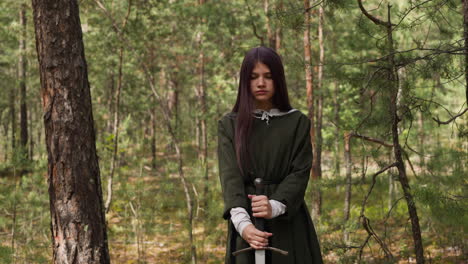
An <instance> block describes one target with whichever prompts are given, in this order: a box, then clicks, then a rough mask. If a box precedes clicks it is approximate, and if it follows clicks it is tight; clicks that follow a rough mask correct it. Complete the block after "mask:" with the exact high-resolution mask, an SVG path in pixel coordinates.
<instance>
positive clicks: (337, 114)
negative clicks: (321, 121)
mask: <svg viewBox="0 0 468 264" xmlns="http://www.w3.org/2000/svg"><path fill="white" fill-rule="evenodd" d="M333 84H334V86H335V95H334V97H333V104H334V105H335V107H334V122H335V139H336V140H335V155H334V159H335V174H336V177H340V157H339V153H340V141H339V140H338V138H339V137H340V103H339V101H338V95H339V88H338V84H337V82H336V81H335V82H333Z"/></svg>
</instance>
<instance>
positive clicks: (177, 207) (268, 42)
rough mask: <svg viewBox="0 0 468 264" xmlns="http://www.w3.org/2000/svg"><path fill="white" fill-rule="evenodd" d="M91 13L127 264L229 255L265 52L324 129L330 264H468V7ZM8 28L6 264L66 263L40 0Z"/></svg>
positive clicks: (318, 163)
mask: <svg viewBox="0 0 468 264" xmlns="http://www.w3.org/2000/svg"><path fill="white" fill-rule="evenodd" d="M79 8H80V10H79V11H80V12H79V14H80V19H81V27H82V31H83V41H84V46H85V56H86V60H87V64H88V78H89V82H90V88H91V97H92V110H93V117H94V126H95V129H96V146H97V153H98V157H99V168H100V175H101V179H102V195H103V200H104V204H105V206H106V222H107V233H108V244H109V252H110V255H111V260H112V262H114V263H190V262H191V263H193V258H194V257H196V260H197V262H198V263H221V262H222V261H223V258H224V253H225V252H224V250H225V244H226V228H227V224H226V222H225V221H224V220H223V219H222V216H221V212H222V207H223V202H222V198H221V188H220V184H219V178H218V170H217V166H218V164H217V151H216V149H217V120H219V119H220V118H221V116H222V115H223V114H225V113H227V112H229V111H230V110H231V108H232V106H233V104H234V102H235V99H236V94H237V85H238V77H239V76H238V72H239V69H240V65H241V62H242V59H243V56H244V54H245V52H246V51H247V50H248V49H250V48H252V47H255V46H259V45H265V46H269V47H272V48H274V49H275V50H277V52H278V53H279V54H280V55H281V56H282V58H283V63H284V65H285V70H286V79H287V83H288V88H289V95H290V99H291V101H292V105H293V107H294V108H297V109H299V110H301V111H302V112H303V113H305V114H308V115H309V117H310V118H311V119H312V120H313V123H314V127H313V133H312V134H313V146H314V158H315V159H314V168H313V172H312V175H311V179H310V181H309V185H308V191H307V195H306V202H307V204H308V207H309V208H310V209H311V210H312V214H313V221H314V224H315V227H316V230H317V233H318V236H319V240H320V243H321V248H322V252H323V256H324V260H325V263H357V262H360V263H416V259H417V256H416V255H417V254H418V253H415V252H420V253H422V252H423V256H424V258H425V260H426V263H466V260H467V259H468V248H467V235H466V233H467V228H468V215H467V208H468V204H467V198H468V192H467V184H468V182H467V177H466V176H467V171H466V169H467V160H468V155H467V150H468V140H467V139H468V119H467V116H468V113H466V112H467V85H468V44H467V43H468V42H467V39H466V36H468V3H467V1H460V0H366V1H364V2H362V3H361V2H360V1H357V0H326V1H318V0H317V1H308V0H305V1H297V0H257V1H255V0H206V1H205V0H162V1H156V0H119V1H115V0H81V1H79ZM388 21H391V23H388ZM0 25H1V26H0V85H1V91H2V92H1V95H0V160H1V163H0V263H50V260H51V259H52V239H53V238H52V236H51V227H50V221H51V219H50V209H49V193H48V181H47V168H48V160H47V149H46V145H45V135H44V121H43V120H44V109H43V107H42V102H41V88H40V86H41V84H40V78H39V67H38V62H37V55H36V40H35V35H34V21H33V12H32V5H31V2H29V1H24V0H1V1H0ZM464 34H465V35H464ZM395 149H397V150H398V151H394V150H395ZM398 153H399V154H398ZM416 212H417V214H415V213H416ZM416 226H417V228H416ZM418 230H419V231H418ZM418 232H419V233H420V235H419V237H420V239H418V234H417V233H418ZM418 245H419V246H418ZM191 249H193V250H191ZM195 253H196V255H195V256H194V254H195ZM418 262H419V263H421V262H420V261H418Z"/></svg>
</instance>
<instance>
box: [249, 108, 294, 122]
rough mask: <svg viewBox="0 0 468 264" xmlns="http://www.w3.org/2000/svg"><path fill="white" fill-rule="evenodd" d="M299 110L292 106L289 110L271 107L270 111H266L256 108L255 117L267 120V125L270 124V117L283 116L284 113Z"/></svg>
mask: <svg viewBox="0 0 468 264" xmlns="http://www.w3.org/2000/svg"><path fill="white" fill-rule="evenodd" d="M295 111H298V110H297V109H294V108H292V109H291V110H289V111H287V112H282V111H280V110H279V109H278V108H271V109H270V111H266V110H263V109H255V110H253V113H254V117H256V118H259V119H261V120H266V123H267V125H268V124H269V121H270V117H273V116H282V115H287V114H289V113H292V112H295Z"/></svg>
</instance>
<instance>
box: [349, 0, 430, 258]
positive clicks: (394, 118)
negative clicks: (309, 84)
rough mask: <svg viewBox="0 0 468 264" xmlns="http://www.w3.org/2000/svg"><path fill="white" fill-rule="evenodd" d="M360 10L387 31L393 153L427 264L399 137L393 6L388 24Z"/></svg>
mask: <svg viewBox="0 0 468 264" xmlns="http://www.w3.org/2000/svg"><path fill="white" fill-rule="evenodd" d="M357 3H358V5H359V8H360V9H361V12H362V13H363V14H364V15H365V16H366V17H367V18H368V19H369V20H371V21H372V22H373V23H374V24H376V25H378V26H382V27H383V28H385V29H386V33H387V45H388V47H387V53H388V64H387V65H386V66H387V69H388V71H389V74H388V80H389V82H388V90H389V92H390V94H389V95H390V104H389V112H390V118H391V131H392V141H393V142H392V143H393V152H394V155H395V159H396V167H397V169H398V179H399V181H400V184H401V187H402V189H403V194H404V197H405V200H406V205H407V207H408V214H409V216H410V219H411V228H412V235H413V242H414V251H415V254H416V262H417V263H418V264H423V263H424V262H425V259H424V247H423V245H422V238H421V228H420V226H419V217H418V214H417V210H416V204H415V201H414V199H413V196H412V194H411V188H410V186H409V179H408V176H407V174H406V170H405V164H404V162H403V158H402V148H401V145H400V141H399V135H398V123H399V122H400V121H401V119H400V117H399V116H398V108H397V103H398V87H399V85H398V72H397V67H396V63H395V48H394V47H395V45H394V41H393V26H394V25H393V24H392V22H391V16H390V8H391V5H390V4H388V9H387V10H388V13H387V22H385V21H382V20H380V19H379V18H376V17H374V16H372V15H371V14H369V13H368V12H367V10H366V9H365V8H364V6H363V4H362V0H357Z"/></svg>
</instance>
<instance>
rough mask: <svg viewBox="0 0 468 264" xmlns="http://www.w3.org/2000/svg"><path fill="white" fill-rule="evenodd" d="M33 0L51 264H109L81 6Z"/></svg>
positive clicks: (74, 1) (72, 3)
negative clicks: (44, 149) (46, 174)
mask: <svg viewBox="0 0 468 264" xmlns="http://www.w3.org/2000/svg"><path fill="white" fill-rule="evenodd" d="M32 2H33V11H34V25H35V35H36V45H37V46H36V48H37V55H38V61H39V72H40V79H41V95H42V104H43V110H44V126H45V133H46V137H45V138H46V146H47V152H48V177H49V179H48V182H49V198H50V214H51V232H52V236H51V238H52V242H53V245H52V250H53V263H80V264H81V263H83V264H85V263H86V264H92V263H96V264H97V263H99V264H105V263H110V259H109V251H108V246H107V233H106V225H105V215H104V207H103V201H102V192H101V180H100V175H99V163H98V157H97V153H96V144H95V132H94V124H93V114H92V104H91V94H90V87H89V82H88V73H87V65H86V60H85V55H84V46H83V38H82V31H81V24H80V18H79V9H78V2H77V1H76V0H70V1H50V0H33V1H32Z"/></svg>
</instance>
